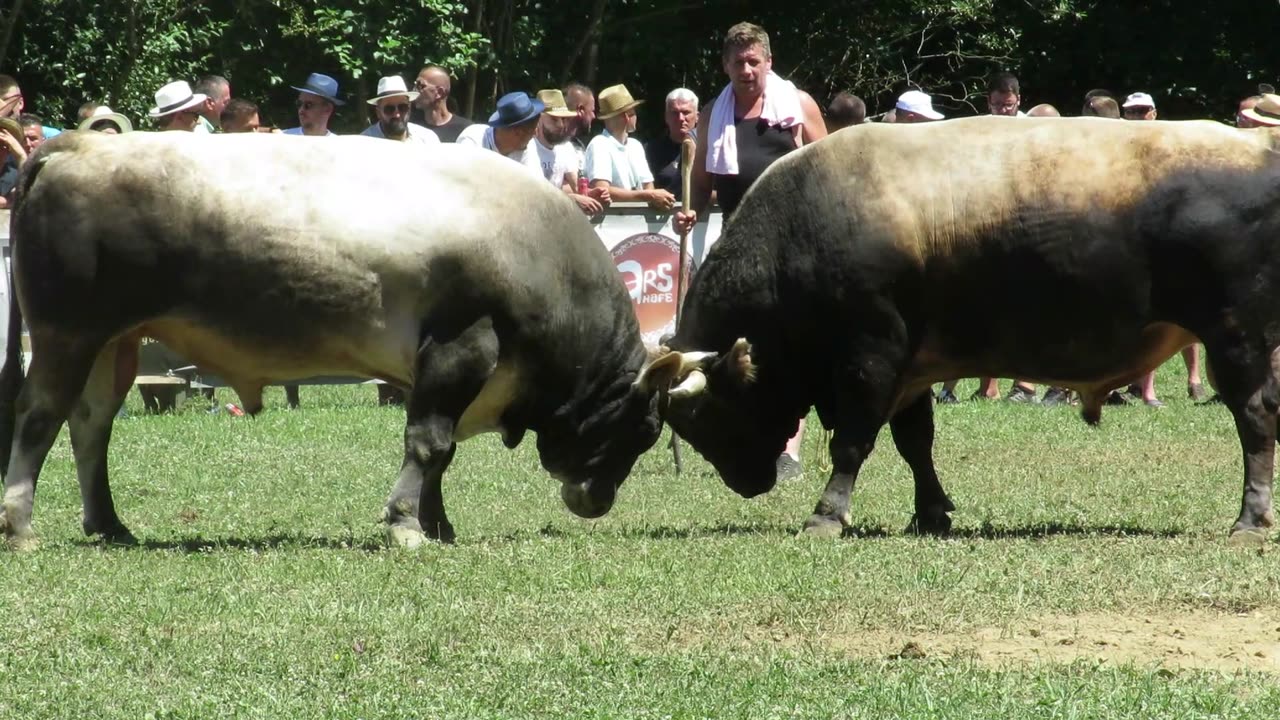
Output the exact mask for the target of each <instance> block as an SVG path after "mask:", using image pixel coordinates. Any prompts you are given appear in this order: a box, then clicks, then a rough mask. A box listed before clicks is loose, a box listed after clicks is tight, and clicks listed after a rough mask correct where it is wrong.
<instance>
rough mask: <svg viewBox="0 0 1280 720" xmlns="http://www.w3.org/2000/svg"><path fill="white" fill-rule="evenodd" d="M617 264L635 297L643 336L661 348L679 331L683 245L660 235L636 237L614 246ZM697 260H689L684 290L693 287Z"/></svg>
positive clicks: (688, 257) (645, 339)
mask: <svg viewBox="0 0 1280 720" xmlns="http://www.w3.org/2000/svg"><path fill="white" fill-rule="evenodd" d="M612 255H613V262H614V264H615V265H617V266H618V272H619V273H620V274H621V275H622V281H623V283H625V284H626V286H627V292H628V293H630V294H631V304H632V305H634V306H635V309H636V319H637V320H639V321H640V335H641V337H642V338H643V339H644V342H645V343H646V344H648V345H657V344H658V341H659V340H660V339H661V338H662V336H663V335H666V334H667V333H670V332H674V331H675V328H676V301H677V299H678V298H677V296H676V293H677V291H678V289H677V288H676V274H677V273H679V272H680V241H679V240H676V239H673V238H669V237H667V236H666V235H659V234H657V233H643V234H640V235H632V236H631V237H629V238H627V239H626V240H623V241H622V242H620V243H618V244H617V245H615V246H614V248H613V251H612ZM692 272H693V258H692V257H691V256H689V255H686V256H685V279H684V283H685V284H684V287H685V288H686V289H687V288H688V287H689V276H690V275H691V274H692Z"/></svg>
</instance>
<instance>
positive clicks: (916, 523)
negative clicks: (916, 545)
mask: <svg viewBox="0 0 1280 720" xmlns="http://www.w3.org/2000/svg"><path fill="white" fill-rule="evenodd" d="M906 531H907V532H908V533H910V534H912V535H949V534H950V533H951V516H949V515H947V514H946V513H945V512H943V511H941V510H938V511H936V512H924V513H916V514H915V515H912V516H911V522H909V523H907V529H906Z"/></svg>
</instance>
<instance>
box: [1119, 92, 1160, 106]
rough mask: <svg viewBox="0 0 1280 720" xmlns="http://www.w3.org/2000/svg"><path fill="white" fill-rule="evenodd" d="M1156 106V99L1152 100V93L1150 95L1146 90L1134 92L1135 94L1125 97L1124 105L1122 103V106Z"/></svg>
mask: <svg viewBox="0 0 1280 720" xmlns="http://www.w3.org/2000/svg"><path fill="white" fill-rule="evenodd" d="M1155 106H1156V101H1155V100H1152V99H1151V96H1150V95H1148V94H1146V93H1144V92H1136V93H1133V94H1131V95H1129V97H1127V98H1125V99H1124V104H1123V105H1121V106H1120V107H1149V108H1153V107H1155Z"/></svg>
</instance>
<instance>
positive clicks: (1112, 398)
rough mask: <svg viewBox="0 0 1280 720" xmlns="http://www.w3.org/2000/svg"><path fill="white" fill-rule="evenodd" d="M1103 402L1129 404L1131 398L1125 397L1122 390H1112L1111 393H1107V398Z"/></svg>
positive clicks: (1106, 403) (1107, 403)
mask: <svg viewBox="0 0 1280 720" xmlns="http://www.w3.org/2000/svg"><path fill="white" fill-rule="evenodd" d="M1103 404H1104V405H1128V404H1129V398H1127V397H1125V396H1124V393H1122V392H1120V391H1119V390H1112V391H1111V393H1110V394H1109V395H1107V399H1106V400H1104V401H1103Z"/></svg>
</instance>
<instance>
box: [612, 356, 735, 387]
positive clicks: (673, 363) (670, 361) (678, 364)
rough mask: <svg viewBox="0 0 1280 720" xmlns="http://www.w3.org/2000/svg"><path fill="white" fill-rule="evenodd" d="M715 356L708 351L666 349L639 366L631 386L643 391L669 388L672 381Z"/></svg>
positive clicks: (684, 376) (684, 375)
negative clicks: (685, 351) (637, 373)
mask: <svg viewBox="0 0 1280 720" xmlns="http://www.w3.org/2000/svg"><path fill="white" fill-rule="evenodd" d="M715 358H716V354H715V353H710V352H687V353H682V352H675V351H667V353H666V354H664V355H661V356H659V357H657V358H655V359H653V360H650V361H649V362H647V363H645V366H644V367H642V368H640V374H639V375H637V376H636V380H635V382H634V383H632V387H634V388H636V389H637V390H640V391H642V392H645V393H653V392H656V391H657V390H663V389H666V388H669V387H671V384H672V383H674V382H680V381H683V380H684V379H685V378H686V377H688V375H689V373H691V372H693V371H694V370H697V369H698V368H700V367H703V366H704V365H708V364H710V363H711V362H712V361H714V360H715Z"/></svg>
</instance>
